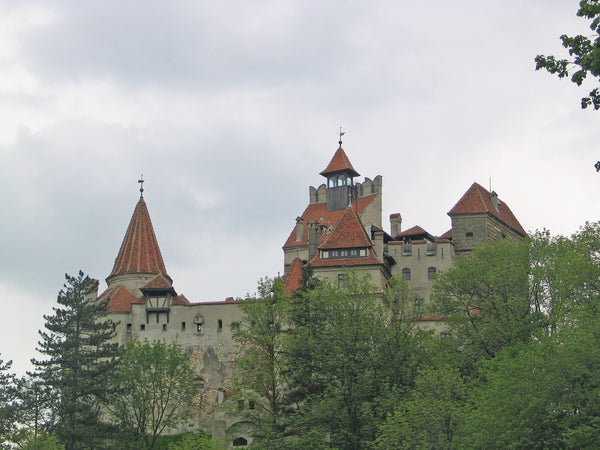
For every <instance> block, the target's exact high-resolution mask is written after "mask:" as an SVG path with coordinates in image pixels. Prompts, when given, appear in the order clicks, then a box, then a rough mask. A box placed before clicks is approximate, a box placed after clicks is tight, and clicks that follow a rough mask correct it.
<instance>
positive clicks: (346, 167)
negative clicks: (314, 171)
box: [321, 146, 360, 177]
mask: <svg viewBox="0 0 600 450" xmlns="http://www.w3.org/2000/svg"><path fill="white" fill-rule="evenodd" d="M337 172H350V174H351V175H352V176H353V177H358V176H359V175H360V174H359V173H358V172H357V171H356V170H354V167H352V164H351V163H350V160H349V159H348V156H347V155H346V152H344V149H342V147H341V146H340V147H338V149H337V150H336V151H335V153H334V154H333V158H331V161H329V164H328V165H327V168H326V169H325V170H324V171H323V172H321V175H323V176H324V177H326V176H328V175H332V174H334V173H337Z"/></svg>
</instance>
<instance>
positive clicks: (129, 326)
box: [127, 323, 131, 333]
mask: <svg viewBox="0 0 600 450" xmlns="http://www.w3.org/2000/svg"><path fill="white" fill-rule="evenodd" d="M127 332H128V333H131V324H130V323H128V324H127Z"/></svg>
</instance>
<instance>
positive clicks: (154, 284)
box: [142, 274, 173, 289]
mask: <svg viewBox="0 0 600 450" xmlns="http://www.w3.org/2000/svg"><path fill="white" fill-rule="evenodd" d="M172 287H173V283H172V282H171V280H169V279H167V278H166V277H165V276H164V275H162V274H158V275H156V276H155V277H154V278H152V279H151V280H150V281H149V282H148V283H146V285H144V287H143V288H142V289H172Z"/></svg>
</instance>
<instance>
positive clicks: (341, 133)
mask: <svg viewBox="0 0 600 450" xmlns="http://www.w3.org/2000/svg"><path fill="white" fill-rule="evenodd" d="M345 134H346V132H345V131H342V126H341V125H340V141H339V144H340V147H341V146H342V136H343V135H345Z"/></svg>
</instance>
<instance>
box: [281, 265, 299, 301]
mask: <svg viewBox="0 0 600 450" xmlns="http://www.w3.org/2000/svg"><path fill="white" fill-rule="evenodd" d="M301 280H302V261H301V260H300V258H294V260H293V261H292V264H290V267H289V268H288V271H287V273H286V274H285V277H283V284H284V286H285V290H286V292H288V293H289V294H293V293H294V292H295V291H297V290H298V289H300V288H301V287H302V282H301Z"/></svg>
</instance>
